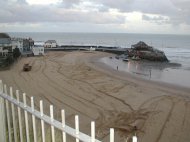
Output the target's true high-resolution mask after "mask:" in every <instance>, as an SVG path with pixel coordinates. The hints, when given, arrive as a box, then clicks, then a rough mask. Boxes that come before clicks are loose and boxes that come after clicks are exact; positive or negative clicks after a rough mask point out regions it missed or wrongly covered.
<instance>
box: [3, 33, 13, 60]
mask: <svg viewBox="0 0 190 142" xmlns="http://www.w3.org/2000/svg"><path fill="white" fill-rule="evenodd" d="M9 52H12V44H11V38H10V36H9V35H8V34H6V33H0V56H7V55H8V53H9Z"/></svg>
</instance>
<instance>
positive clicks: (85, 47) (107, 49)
mask: <svg viewBox="0 0 190 142" xmlns="http://www.w3.org/2000/svg"><path fill="white" fill-rule="evenodd" d="M127 49H128V48H120V47H112V46H94V45H92V46H91V45H61V46H57V47H56V48H45V51H77V50H84V51H88V50H89V51H94V50H95V51H102V52H109V53H114V54H124V53H125V52H126V51H127Z"/></svg>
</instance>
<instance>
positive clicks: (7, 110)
mask: <svg viewBox="0 0 190 142" xmlns="http://www.w3.org/2000/svg"><path fill="white" fill-rule="evenodd" d="M4 91H5V92H4V93H5V94H6V95H8V93H7V86H6V85H5V84H4ZM5 102H6V112H7V123H8V133H9V134H8V135H9V142H12V134H11V122H10V112H9V102H8V101H7V100H6V101H5Z"/></svg>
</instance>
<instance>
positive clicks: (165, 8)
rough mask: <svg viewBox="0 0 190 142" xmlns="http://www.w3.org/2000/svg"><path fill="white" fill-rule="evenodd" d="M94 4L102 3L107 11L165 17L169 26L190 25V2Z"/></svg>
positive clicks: (152, 0) (136, 0)
mask: <svg viewBox="0 0 190 142" xmlns="http://www.w3.org/2000/svg"><path fill="white" fill-rule="evenodd" d="M96 2H99V3H102V4H103V5H104V6H105V7H106V8H107V9H109V8H115V9H118V10H119V11H120V12H127V13H129V12H134V11H137V12H142V13H144V14H157V15H161V16H167V17H169V18H170V23H171V24H180V23H186V24H190V18H189V17H190V0H158V1H155V0H96ZM145 19H146V18H145ZM145 19H144V20H145ZM147 20H150V19H147ZM168 22H169V21H168ZM159 24H160V23H159Z"/></svg>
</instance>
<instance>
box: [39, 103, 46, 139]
mask: <svg viewBox="0 0 190 142" xmlns="http://www.w3.org/2000/svg"><path fill="white" fill-rule="evenodd" d="M40 114H41V117H43V115H44V111H43V101H42V100H40ZM41 130H42V142H45V141H46V139H45V129H44V120H42V119H41Z"/></svg>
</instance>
